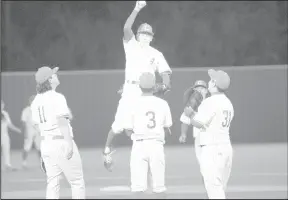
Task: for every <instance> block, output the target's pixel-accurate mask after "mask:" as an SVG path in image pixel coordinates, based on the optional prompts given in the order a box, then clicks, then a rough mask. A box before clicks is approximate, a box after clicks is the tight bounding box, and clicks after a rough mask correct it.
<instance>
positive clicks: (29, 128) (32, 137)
mask: <svg viewBox="0 0 288 200" xmlns="http://www.w3.org/2000/svg"><path fill="white" fill-rule="evenodd" d="M34 98H35V95H32V96H31V97H30V98H29V105H28V106H27V107H25V108H24V109H23V111H22V115H21V121H22V122H23V126H24V130H25V135H24V147H23V152H22V167H23V168H24V169H25V168H27V158H28V153H29V152H30V150H31V148H32V146H33V144H34V147H35V149H36V151H37V153H38V155H39V159H40V158H41V153H40V133H39V132H38V131H37V130H36V129H35V128H34V126H33V123H32V113H31V107H30V106H31V103H32V102H33V100H34Z"/></svg>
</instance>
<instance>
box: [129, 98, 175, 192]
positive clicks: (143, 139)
mask: <svg viewBox="0 0 288 200" xmlns="http://www.w3.org/2000/svg"><path fill="white" fill-rule="evenodd" d="M134 106H135V107H134V109H133V111H132V114H131V116H130V118H129V124H128V125H127V129H131V130H133V134H132V135H131V139H132V141H133V146H132V150H131V157H130V172H131V191H132V192H144V191H145V190H147V173H148V170H149V169H150V172H151V176H152V180H153V181H152V189H153V192H155V193H162V192H165V191H166V187H165V155H164V143H165V132H164V127H167V128H169V127H170V126H172V117H171V112H170V108H169V105H168V103H167V102H166V101H165V100H163V99H161V98H158V97H155V96H141V97H140V98H139V99H138V100H137V101H136V102H135V104H134Z"/></svg>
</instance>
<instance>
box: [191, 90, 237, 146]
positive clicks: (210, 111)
mask: <svg viewBox="0 0 288 200" xmlns="http://www.w3.org/2000/svg"><path fill="white" fill-rule="evenodd" d="M233 117H234V108H233V105H232V103H231V101H230V100H229V99H228V97H227V96H226V95H225V94H215V95H212V96H211V97H208V98H206V99H205V100H203V102H202V103H201V104H200V106H199V108H198V113H197V114H196V115H195V116H194V120H195V121H198V122H200V123H202V124H205V125H206V126H207V128H206V130H205V131H200V132H199V144H200V145H205V144H222V143H230V132H229V130H230V124H231V121H232V119H233Z"/></svg>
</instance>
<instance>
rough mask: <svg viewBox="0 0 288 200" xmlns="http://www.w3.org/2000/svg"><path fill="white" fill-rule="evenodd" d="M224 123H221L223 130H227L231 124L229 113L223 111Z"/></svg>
mask: <svg viewBox="0 0 288 200" xmlns="http://www.w3.org/2000/svg"><path fill="white" fill-rule="evenodd" d="M223 115H224V121H223V122H222V127H223V128H229V127H230V123H231V111H229V110H223Z"/></svg>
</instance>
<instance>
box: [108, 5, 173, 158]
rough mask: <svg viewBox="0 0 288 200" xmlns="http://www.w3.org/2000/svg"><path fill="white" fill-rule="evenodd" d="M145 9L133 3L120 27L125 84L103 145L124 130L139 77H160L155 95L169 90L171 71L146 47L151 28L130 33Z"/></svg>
mask: <svg viewBox="0 0 288 200" xmlns="http://www.w3.org/2000/svg"><path fill="white" fill-rule="evenodd" d="M145 5H146V2H145V1H137V2H136V6H135V8H134V10H133V12H132V13H131V15H130V16H129V17H128V19H127V21H126V23H125V25H124V29H123V32H124V37H123V45H124V50H125V56H126V67H125V82H124V85H123V90H122V94H121V99H120V101H119V104H118V108H117V111H116V114H115V119H114V122H113V124H112V126H111V130H110V131H109V133H108V137H107V142H108V141H110V140H112V139H113V137H114V135H115V134H119V133H121V132H122V131H123V130H124V127H123V125H124V124H125V123H126V121H127V113H129V110H130V109H131V107H133V106H132V105H133V103H134V102H135V99H137V98H138V97H139V96H141V94H142V91H141V89H140V88H139V77H140V75H141V74H142V73H144V72H150V73H153V74H154V73H155V72H158V73H159V74H160V75H161V77H162V81H163V84H160V85H159V86H158V87H157V88H158V91H163V93H165V92H166V91H168V90H169V89H170V87H171V85H170V76H171V73H172V71H171V69H170V67H169V65H168V63H167V62H166V60H165V58H164V56H163V54H162V53H161V52H160V51H158V50H156V49H155V48H153V47H151V46H150V42H151V41H152V39H153V35H154V33H153V30H152V27H151V26H150V25H149V24H147V23H144V24H141V25H140V26H139V28H138V30H137V35H136V36H135V35H134V33H133V31H132V25H133V23H134V20H135V18H136V16H137V14H138V12H139V11H140V10H141V9H142V8H143V7H145ZM106 153H109V152H106Z"/></svg>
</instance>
